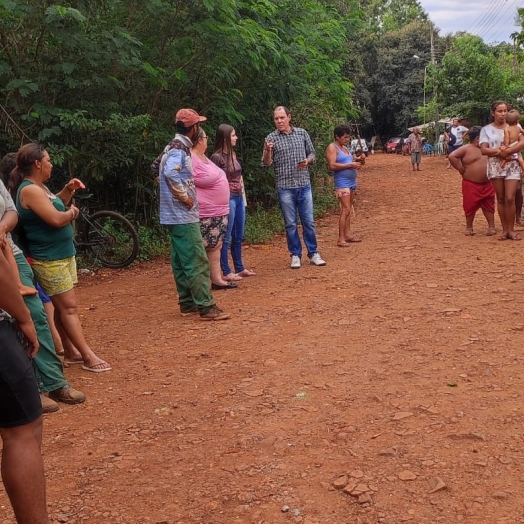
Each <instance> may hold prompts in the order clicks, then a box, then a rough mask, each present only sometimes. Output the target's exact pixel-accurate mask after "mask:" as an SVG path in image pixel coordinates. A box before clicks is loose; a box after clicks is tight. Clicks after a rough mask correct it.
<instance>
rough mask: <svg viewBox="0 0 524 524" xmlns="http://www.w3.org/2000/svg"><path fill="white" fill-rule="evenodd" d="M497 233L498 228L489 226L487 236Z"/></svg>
mask: <svg viewBox="0 0 524 524" xmlns="http://www.w3.org/2000/svg"><path fill="white" fill-rule="evenodd" d="M496 234H497V230H496V229H495V228H494V227H490V228H488V231H487V233H486V236H487V237H492V236H493V235H496Z"/></svg>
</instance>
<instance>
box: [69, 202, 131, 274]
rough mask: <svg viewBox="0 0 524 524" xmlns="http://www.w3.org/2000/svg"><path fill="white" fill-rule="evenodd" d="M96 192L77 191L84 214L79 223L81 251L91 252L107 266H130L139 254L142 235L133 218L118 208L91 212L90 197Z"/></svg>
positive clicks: (78, 242)
mask: <svg viewBox="0 0 524 524" xmlns="http://www.w3.org/2000/svg"><path fill="white" fill-rule="evenodd" d="M92 196H93V195H75V201H74V203H75V205H76V206H77V207H78V209H79V210H80V214H79V215H78V218H77V219H76V223H75V229H76V234H75V239H74V243H75V246H76V248H77V250H78V251H83V252H87V253H90V254H91V255H93V257H94V258H95V259H96V260H98V261H99V262H100V263H101V264H102V265H103V266H105V267H111V268H121V267H127V266H129V264H131V263H132V262H133V261H134V260H135V258H136V257H137V255H138V235H137V232H136V230H135V228H134V227H133V224H131V222H129V220H128V219H127V218H125V217H123V216H122V215H121V214H120V213H116V212H115V211H97V212H96V213H93V214H92V215H91V214H89V208H88V207H87V204H86V202H85V201H86V200H88V199H89V198H91V197H92Z"/></svg>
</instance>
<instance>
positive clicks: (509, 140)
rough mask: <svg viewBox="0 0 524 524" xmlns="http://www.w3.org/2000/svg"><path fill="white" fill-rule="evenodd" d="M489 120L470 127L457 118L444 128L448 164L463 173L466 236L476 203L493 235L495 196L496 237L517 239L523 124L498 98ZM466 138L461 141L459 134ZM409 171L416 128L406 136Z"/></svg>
mask: <svg viewBox="0 0 524 524" xmlns="http://www.w3.org/2000/svg"><path fill="white" fill-rule="evenodd" d="M490 113H491V117H492V120H493V122H492V123H490V124H488V125H486V126H484V127H480V126H474V127H472V128H471V129H468V128H467V127H465V126H463V125H461V124H460V121H459V119H458V118H454V119H453V120H452V125H451V126H450V128H449V129H448V130H447V131H446V132H445V133H444V134H443V135H441V136H442V139H443V141H444V142H445V143H446V144H447V156H448V161H449V163H448V166H447V169H450V168H451V167H453V168H455V169H456V170H457V171H458V172H459V173H460V174H461V175H462V195H463V208H464V214H465V217H466V231H465V234H466V235H467V236H474V235H475V230H474V228H473V222H474V220H475V215H476V212H477V211H478V210H479V209H481V210H482V212H483V214H484V216H485V218H486V221H487V223H488V229H487V232H486V234H487V235H488V236H493V235H496V233H497V230H496V226H495V200H496V203H497V212H498V215H499V218H500V222H501V225H502V233H501V234H500V235H499V237H498V239H499V240H517V241H518V240H521V236H520V235H519V234H517V233H516V232H515V225H516V224H517V225H520V226H522V225H524V223H523V222H522V217H521V215H522V203H523V197H522V175H523V173H524V159H523V158H522V155H521V151H522V150H523V149H524V130H523V128H522V127H521V125H520V118H521V116H520V113H519V112H518V111H517V110H516V109H512V108H511V107H510V106H509V104H508V103H507V102H505V101H503V100H497V101H495V102H493V104H492V106H491V110H490ZM466 137H467V138H468V139H469V142H468V144H466V145H464V139H465V138H466ZM407 144H408V146H409V151H410V153H411V164H412V167H413V171H420V162H421V152H422V139H421V136H420V133H419V130H418V129H417V128H414V129H413V132H412V133H411V134H410V135H409V137H408V139H407Z"/></svg>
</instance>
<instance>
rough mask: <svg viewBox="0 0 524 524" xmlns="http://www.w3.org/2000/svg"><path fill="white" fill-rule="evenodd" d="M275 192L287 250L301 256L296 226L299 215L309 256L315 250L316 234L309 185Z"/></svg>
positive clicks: (300, 245)
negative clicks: (283, 224)
mask: <svg viewBox="0 0 524 524" xmlns="http://www.w3.org/2000/svg"><path fill="white" fill-rule="evenodd" d="M277 193H278V201H279V203H280V209H281V210H282V214H283V215H284V223H285V226H286V238H287V247H288V249H289V252H290V253H291V255H294V256H297V257H301V256H302V244H301V243H300V237H299V236H298V228H297V222H298V217H300V222H301V224H302V234H303V237H304V243H305V244H306V248H307V255H308V257H310V258H311V256H312V255H314V254H315V253H316V252H317V234H316V231H315V218H314V214H313V193H312V192H311V186H310V185H307V186H304V187H298V188H293V189H277Z"/></svg>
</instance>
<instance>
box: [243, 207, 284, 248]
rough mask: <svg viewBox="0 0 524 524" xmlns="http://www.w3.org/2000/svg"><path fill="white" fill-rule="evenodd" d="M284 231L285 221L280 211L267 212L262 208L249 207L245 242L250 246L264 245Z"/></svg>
mask: <svg viewBox="0 0 524 524" xmlns="http://www.w3.org/2000/svg"><path fill="white" fill-rule="evenodd" d="M283 231H284V219H283V218H282V213H280V211H279V210H277V209H275V208H273V209H269V210H266V209H264V208H263V207H261V206H257V207H254V208H251V207H248V209H247V217H246V229H245V233H244V240H245V241H246V242H247V243H248V244H263V243H264V242H267V241H269V240H270V239H271V237H273V236H274V235H275V234H276V233H282V232H283Z"/></svg>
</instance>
